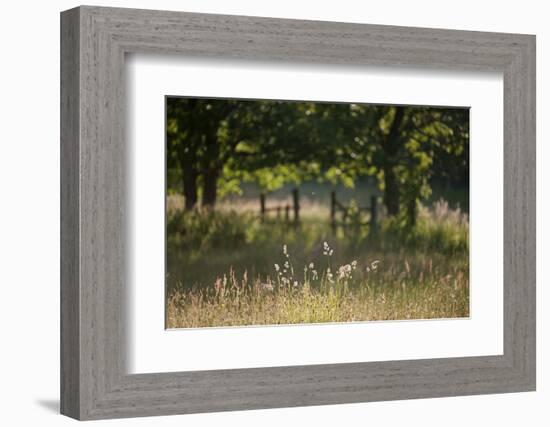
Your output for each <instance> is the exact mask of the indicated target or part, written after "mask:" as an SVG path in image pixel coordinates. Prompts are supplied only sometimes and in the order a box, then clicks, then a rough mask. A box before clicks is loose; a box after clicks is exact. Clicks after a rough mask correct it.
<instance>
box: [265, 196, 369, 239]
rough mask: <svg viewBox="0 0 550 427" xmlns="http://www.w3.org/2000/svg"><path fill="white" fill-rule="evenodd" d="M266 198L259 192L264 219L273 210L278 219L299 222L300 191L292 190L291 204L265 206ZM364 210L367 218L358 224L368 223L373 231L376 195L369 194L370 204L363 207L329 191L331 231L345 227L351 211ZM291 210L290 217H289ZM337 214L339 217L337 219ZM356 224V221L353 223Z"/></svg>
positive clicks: (359, 211)
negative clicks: (348, 202)
mask: <svg viewBox="0 0 550 427" xmlns="http://www.w3.org/2000/svg"><path fill="white" fill-rule="evenodd" d="M266 201H267V198H266V195H265V193H261V194H260V218H261V220H262V221H264V220H265V219H266V217H267V215H268V214H269V213H272V212H275V215H276V217H277V218H278V219H284V221H285V222H287V223H290V222H293V223H294V224H296V225H297V224H299V222H300V193H299V191H298V189H297V188H295V189H293V190H292V205H291V204H290V203H288V202H287V203H284V204H277V205H271V206H267V202H266ZM354 211H355V212H358V213H359V214H360V213H361V212H366V213H368V214H369V219H368V221H367V222H366V223H359V225H368V226H369V227H371V230H372V231H373V232H375V231H376V230H377V226H378V198H377V196H371V198H370V205H369V206H365V207H355V206H350V205H345V204H344V203H342V202H340V201H339V200H338V199H337V197H336V192H335V191H332V192H331V193H330V224H331V227H332V230H333V232H336V230H337V228H338V227H339V226H341V227H346V226H349V225H350V224H349V223H348V219H349V217H350V216H351V214H352V212H354ZM291 212H292V218H291ZM338 216H340V217H341V219H340V220H339V219H338ZM355 224H357V222H356V223H355Z"/></svg>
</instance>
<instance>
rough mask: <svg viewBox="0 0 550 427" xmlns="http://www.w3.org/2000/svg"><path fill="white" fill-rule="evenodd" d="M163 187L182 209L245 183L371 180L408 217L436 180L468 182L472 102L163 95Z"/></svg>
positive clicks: (210, 202) (209, 203) (394, 210)
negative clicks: (180, 199)
mask: <svg viewBox="0 0 550 427" xmlns="http://www.w3.org/2000/svg"><path fill="white" fill-rule="evenodd" d="M166 112H167V125H166V132H167V164H168V186H169V189H172V190H175V191H178V192H182V193H183V194H184V197H185V206H186V209H193V208H194V207H195V206H197V205H198V203H199V199H200V203H201V204H202V205H203V206H205V207H209V208H213V207H214V206H215V203H216V200H217V198H218V196H219V195H224V194H227V193H230V192H238V191H239V190H240V186H241V184H242V183H243V182H255V183H257V184H258V185H259V186H260V187H261V188H262V189H264V190H265V191H271V190H275V189H277V188H280V187H281V186H283V185H285V184H286V183H296V184H299V183H301V182H303V181H308V180H320V181H329V182H332V183H342V184H344V185H346V186H350V187H352V186H354V185H355V184H356V183H357V182H358V180H359V178H361V177H365V176H372V177H375V178H376V179H377V183H378V186H379V188H380V190H381V191H382V194H383V202H384V205H385V207H386V211H387V213H388V214H389V215H399V214H402V215H403V218H405V219H406V221H407V222H408V223H409V224H411V225H413V224H414V222H415V218H416V211H417V204H418V201H419V200H421V199H423V198H426V197H428V196H429V195H430V192H431V184H432V183H433V182H434V181H436V180H437V181H439V182H443V183H460V184H468V175H469V110H468V109H466V108H447V107H446V108H443V107H425V106H392V105H370V104H357V103H323V102H292V101H271V100H238V99H227V100H226V99H206V98H167V105H166Z"/></svg>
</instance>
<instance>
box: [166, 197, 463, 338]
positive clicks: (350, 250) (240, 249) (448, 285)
mask: <svg viewBox="0 0 550 427" xmlns="http://www.w3.org/2000/svg"><path fill="white" fill-rule="evenodd" d="M304 192H306V190H304ZM321 192H322V191H321ZM323 200H324V199H319V200H315V199H313V200H312V199H306V200H304V201H303V202H302V206H301V217H300V223H299V225H295V224H294V223H292V221H290V222H285V221H284V220H283V219H282V218H276V217H275V215H271V216H268V217H267V218H265V219H264V220H263V221H262V220H260V217H259V215H258V206H257V205H258V203H257V201H256V199H255V198H254V197H252V196H251V197H248V198H241V199H240V200H239V203H236V202H235V200H234V199H228V200H225V201H222V202H221V203H220V204H219V207H218V208H217V210H216V211H213V210H202V211H201V210H194V211H191V212H188V211H184V210H183V209H182V208H181V196H178V195H172V196H170V197H169V200H168V233H167V235H168V242H167V249H168V250H167V253H168V258H167V327H168V328H184V327H210V326H236V325H258V324H293V323H317V322H343V321H366V320H387V319H428V318H449V317H466V316H469V259H468V254H469V248H468V220H467V214H464V213H463V212H462V211H461V210H460V209H451V208H449V206H448V204H447V203H446V202H443V201H439V202H436V203H433V204H431V205H429V207H422V208H421V209H420V211H419V214H418V220H417V224H416V227H415V228H414V230H408V229H407V230H404V229H403V227H402V225H401V224H400V223H399V222H398V221H396V220H395V219H394V218H386V219H382V220H381V221H380V223H379V227H378V230H377V232H376V233H374V232H372V231H371V230H370V229H369V227H368V226H365V225H360V224H355V225H354V224H353V223H350V224H348V225H347V226H346V227H338V228H337V229H336V232H334V230H333V229H332V228H331V227H330V223H329V221H328V218H329V208H328V206H327V205H326V204H324V203H322V202H323ZM280 201H281V200H280V199H279V200H277V202H280ZM327 248H328V249H327Z"/></svg>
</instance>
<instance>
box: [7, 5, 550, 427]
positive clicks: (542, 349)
mask: <svg viewBox="0 0 550 427" xmlns="http://www.w3.org/2000/svg"><path fill="white" fill-rule="evenodd" d="M95 4H98V5H105V6H123V7H139V8H149V9H151V8H155V9H167V10H185V11H195V12H210V13H227V14H245V15H258V16H272V17H284V18H302V19H320V20H332V21H349V22H363V23H376V24H392V25H410V26H425V27H441V28H455V29H469V30H484V31H503V32H520V33H531V34H536V35H537V44H538V49H537V55H538V66H537V74H538V83H537V84H538V91H537V92H538V102H537V104H538V114H537V121H538V133H537V137H538V142H539V144H538V146H539V149H538V164H539V168H538V178H539V180H538V185H537V187H538V188H537V189H538V200H539V201H538V215H537V217H538V218H539V221H538V236H539V238H538V245H539V255H538V260H539V268H538V289H539V291H538V336H539V341H538V342H539V345H538V360H539V363H538V390H539V391H538V392H536V393H519V394H509V395H489V396H474V397H460V398H441V399H425V400H414V401H399V402H382V403H365V404H352V405H339V406H324V407H310V408H294V409H276V410H263V411H248V412H233V413H221V414H207V415H191V416H172V417H162V418H156V419H151V418H149V419H131V420H117V421H112V422H110V425H121V426H123V425H124V426H131V425H136V426H138V425H140V426H145V425H151V424H153V423H154V425H181V424H182V423H186V425H188V426H215V425H216V426H217V425H226V426H233V425H235V426H236V425H238V426H258V425H262V426H270V425H273V426H280V425H300V424H303V425H316V426H325V425H326V426H334V425H349V426H354V425H358V426H359V425H361V426H364V425H366V424H370V425H382V424H383V425H389V426H391V425H399V424H401V423H403V424H406V425H407V426H417V425H418V426H425V427H427V426H438V427H439V426H441V425H445V426H449V427H450V426H460V427H464V426H467V425H470V423H475V424H478V423H480V422H481V423H484V422H485V423H487V424H489V423H490V424H491V425H498V426H513V425H518V424H524V425H530V426H543V425H548V423H549V422H550V411H548V406H547V405H548V403H549V402H550V371H549V370H548V363H545V358H546V359H547V358H548V345H549V342H550V335H549V334H548V328H547V327H546V326H545V323H546V324H548V321H549V320H550V319H549V317H550V316H549V314H548V310H549V308H550V307H549V304H548V300H547V297H548V295H549V291H548V289H544V287H543V284H544V283H545V282H548V280H549V279H550V274H549V273H548V272H547V271H545V270H544V268H543V266H544V265H543V264H544V261H545V258H546V259H548V257H549V256H550V248H549V246H548V245H549V243H550V241H549V240H548V237H549V227H548V225H547V224H545V223H544V221H543V220H541V219H542V218H544V217H548V216H549V215H550V205H549V202H548V196H549V189H548V188H549V186H548V185H545V183H546V182H548V179H549V178H550V172H549V168H548V167H546V170H543V165H544V163H548V162H549V161H550V157H549V148H548V145H546V146H544V144H543V143H542V142H543V141H544V140H547V139H548V138H549V136H550V135H549V126H548V124H547V123H545V122H544V118H545V117H548V116H549V115H550V105H549V102H550V94H549V91H548V78H547V76H548V75H550V52H549V44H550V27H549V26H548V16H549V14H548V12H546V11H545V10H544V6H545V2H543V1H540V0H539V1H534V0H523V1H521V2H518V1H514V2H505V1H498V2H496V1H495V2H488V1H487V2H481V1H479V0H477V1H471V0H459V1H458V0H457V1H454V2H446V3H444V2H442V1H441V0H439V1H426V0H417V1H407V0H400V1H380V2H366V1H362V2H361V1H357V0H355V1H354V0H338V1H336V2H321V1H320V0H311V1H310V0H307V1H306V0H302V1H298V0H277V1H275V0H272V1H269V2H268V1H258V0H231V1H227V0H226V1H223V0H188V1H175V0H157V1H151V0H149V1H146V0H141V1H137V0H136V1H115V0H112V1H97V2H95ZM76 5H78V2H74V1H61V0H59V1H49V2H45V1H43V2H38V1H34V2H30V1H20V2H9V3H8V2H5V3H4V4H3V5H2V15H1V17H2V20H1V24H0V31H1V39H0V40H2V51H1V55H2V63H1V65H0V73H1V74H0V75H1V78H0V85H1V86H0V108H1V110H0V117H2V121H1V125H0V135H1V137H0V189H1V191H0V197H1V199H0V200H1V201H2V203H1V205H0V289H1V292H2V295H1V297H0V325H1V328H2V334H1V336H0V342H1V343H2V344H1V350H0V362H1V366H3V367H4V369H3V372H2V375H1V376H0V395H1V396H0V401H1V402H2V410H1V411H0V420H1V423H2V425H9V426H16V425H37V424H38V423H40V425H45V426H50V425H51V426H53V425H56V426H57V425H61V426H62V425H66V424H69V423H70V422H71V420H69V419H68V418H65V417H61V416H60V415H58V414H57V406H58V383H59V379H58V377H59V368H58V360H59V336H58V335H59V334H58V330H59V315H58V314H59V107H58V105H59V12H60V11H61V10H64V9H68V8H71V7H73V6H76ZM545 12H546V13H545ZM26 114H29V116H31V117H32V121H31V117H27V116H26ZM545 160H546V162H545ZM544 196H546V197H544ZM543 198H544V199H545V200H543ZM543 239H544V240H543ZM544 310H546V312H543V311H544ZM480 425H483V424H480Z"/></svg>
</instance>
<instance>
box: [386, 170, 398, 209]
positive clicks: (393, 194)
mask: <svg viewBox="0 0 550 427" xmlns="http://www.w3.org/2000/svg"><path fill="white" fill-rule="evenodd" d="M384 205H385V206H386V210H387V211H388V215H391V216H395V215H397V214H398V213H399V186H398V185H397V177H396V176H395V171H394V170H393V165H392V164H391V163H390V162H386V164H384Z"/></svg>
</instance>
